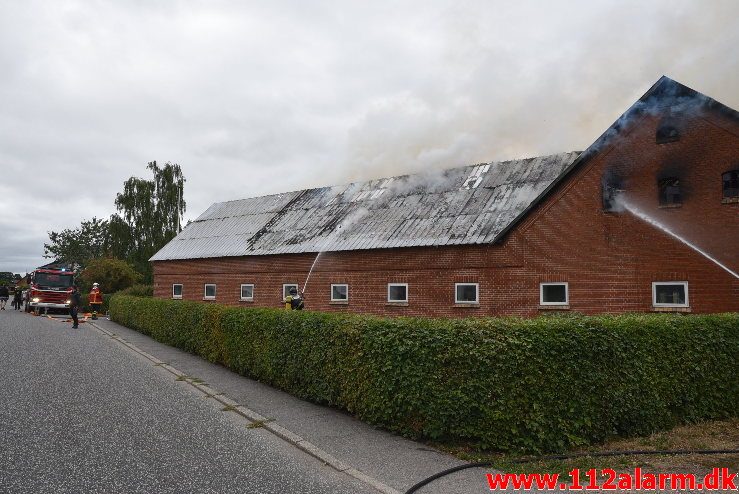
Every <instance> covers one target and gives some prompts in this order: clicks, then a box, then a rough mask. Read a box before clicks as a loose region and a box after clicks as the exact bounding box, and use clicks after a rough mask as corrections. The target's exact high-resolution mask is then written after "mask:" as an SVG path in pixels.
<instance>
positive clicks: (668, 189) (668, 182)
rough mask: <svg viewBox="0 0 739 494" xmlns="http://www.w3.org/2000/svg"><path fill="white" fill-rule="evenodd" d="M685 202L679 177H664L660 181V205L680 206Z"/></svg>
mask: <svg viewBox="0 0 739 494" xmlns="http://www.w3.org/2000/svg"><path fill="white" fill-rule="evenodd" d="M682 203H683V196H682V194H681V193H680V179H679V178H674V177H670V178H663V179H662V180H660V181H659V205H660V206H667V207H669V206H680V205H681V204H682Z"/></svg>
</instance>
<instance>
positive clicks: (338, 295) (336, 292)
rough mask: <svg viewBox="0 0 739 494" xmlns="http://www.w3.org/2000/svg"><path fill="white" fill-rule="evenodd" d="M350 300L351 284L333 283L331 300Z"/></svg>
mask: <svg viewBox="0 0 739 494" xmlns="http://www.w3.org/2000/svg"><path fill="white" fill-rule="evenodd" d="M348 301H349V285H347V284H346V283H336V284H332V285H331V302H348Z"/></svg>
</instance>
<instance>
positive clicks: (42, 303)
mask: <svg viewBox="0 0 739 494" xmlns="http://www.w3.org/2000/svg"><path fill="white" fill-rule="evenodd" d="M74 275H75V272H74V269H72V268H70V267H69V266H64V265H57V264H47V265H46V266H41V267H40V268H36V270H34V271H33V272H32V273H31V276H30V283H29V288H28V299H27V303H26V312H31V311H34V312H36V313H37V314H38V313H40V312H41V310H43V311H44V312H48V311H49V309H58V310H68V309H69V302H70V297H71V295H72V286H73V285H74Z"/></svg>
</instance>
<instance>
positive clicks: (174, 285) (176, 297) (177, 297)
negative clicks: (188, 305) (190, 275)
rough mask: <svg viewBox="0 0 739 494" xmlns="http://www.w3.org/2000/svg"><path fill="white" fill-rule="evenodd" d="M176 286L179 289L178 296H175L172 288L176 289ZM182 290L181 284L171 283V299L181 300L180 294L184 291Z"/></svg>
mask: <svg viewBox="0 0 739 494" xmlns="http://www.w3.org/2000/svg"><path fill="white" fill-rule="evenodd" d="M176 286H178V287H180V294H179V295H176V294H175V293H174V287H176ZM184 288H185V287H184V286H182V283H172V298H175V299H181V298H182V292H183V291H184Z"/></svg>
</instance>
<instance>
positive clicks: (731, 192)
mask: <svg viewBox="0 0 739 494" xmlns="http://www.w3.org/2000/svg"><path fill="white" fill-rule="evenodd" d="M721 182H722V184H723V191H724V199H726V200H727V201H726V202H735V201H739V170H731V171H728V172H726V173H724V174H722V175H721Z"/></svg>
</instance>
